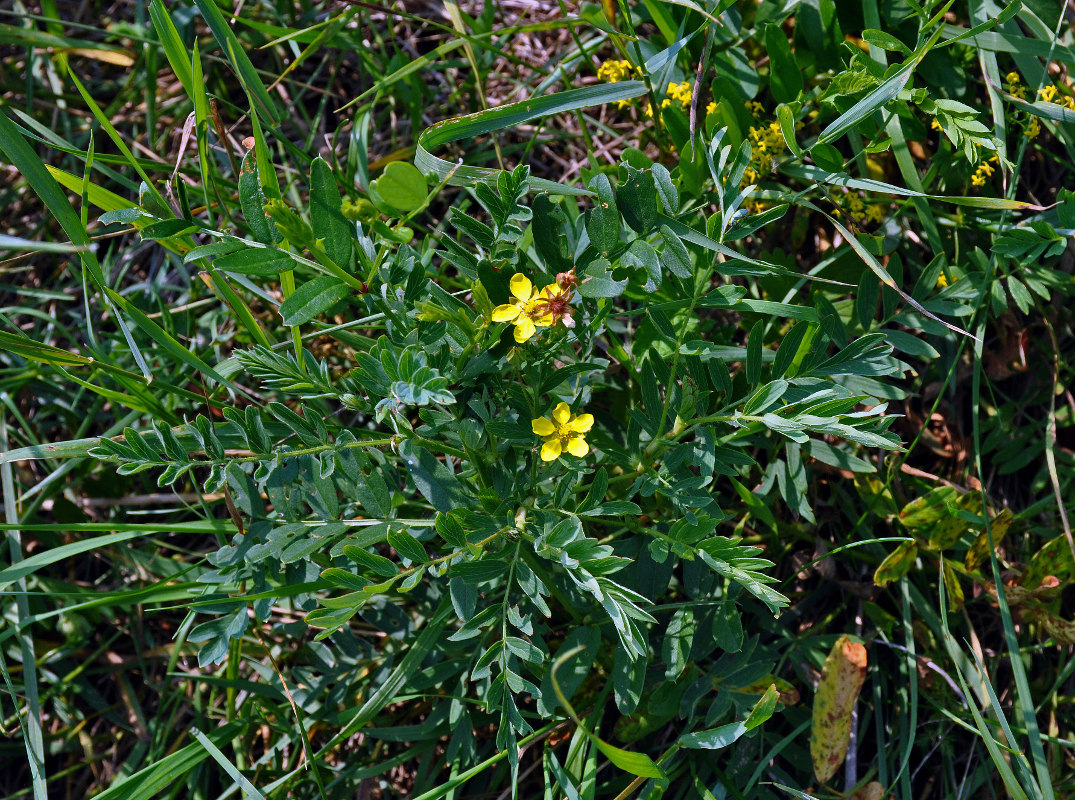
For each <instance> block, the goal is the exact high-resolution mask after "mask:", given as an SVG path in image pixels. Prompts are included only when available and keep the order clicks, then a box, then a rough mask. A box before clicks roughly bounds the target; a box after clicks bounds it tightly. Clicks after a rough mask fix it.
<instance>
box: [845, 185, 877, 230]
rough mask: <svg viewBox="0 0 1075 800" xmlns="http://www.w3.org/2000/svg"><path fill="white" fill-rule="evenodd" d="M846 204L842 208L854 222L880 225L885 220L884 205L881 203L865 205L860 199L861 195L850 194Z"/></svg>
mask: <svg viewBox="0 0 1075 800" xmlns="http://www.w3.org/2000/svg"><path fill="white" fill-rule="evenodd" d="M846 197H847V202H846V203H845V204H844V207H845V208H846V210H847V215H848V216H849V217H851V219H853V220H855V222H858V223H860V224H861V223H863V222H875V223H881V222H884V220H885V205H884V204H883V203H867V202H866V201H865V200H863V199H862V195H860V194H858V193H857V192H852V193H850V194H848V195H846Z"/></svg>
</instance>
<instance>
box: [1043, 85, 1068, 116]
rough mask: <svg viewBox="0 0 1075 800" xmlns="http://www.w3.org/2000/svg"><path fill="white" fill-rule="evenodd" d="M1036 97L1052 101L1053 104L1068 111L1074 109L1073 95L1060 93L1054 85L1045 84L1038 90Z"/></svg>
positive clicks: (1047, 101)
mask: <svg viewBox="0 0 1075 800" xmlns="http://www.w3.org/2000/svg"><path fill="white" fill-rule="evenodd" d="M1038 97H1040V98H1041V99H1042V100H1044V101H1045V102H1046V103H1052V104H1053V105H1057V106H1062V107H1063V108H1066V109H1068V110H1069V111H1075V97H1072V96H1071V95H1067V94H1061V93H1060V90H1059V89H1057V88H1056V87H1055V86H1045V87H1043V88H1041V89H1039V90H1038Z"/></svg>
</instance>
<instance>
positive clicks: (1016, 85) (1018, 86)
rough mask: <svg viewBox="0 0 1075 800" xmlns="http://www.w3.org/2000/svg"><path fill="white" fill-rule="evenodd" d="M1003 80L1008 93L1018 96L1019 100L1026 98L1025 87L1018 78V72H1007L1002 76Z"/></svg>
mask: <svg viewBox="0 0 1075 800" xmlns="http://www.w3.org/2000/svg"><path fill="white" fill-rule="evenodd" d="M1004 81H1005V83H1006V86H1005V88H1006V89H1007V90H1008V93H1009V94H1011V95H1014V96H1015V97H1018V98H1019V99H1020V100H1025V99H1026V87H1025V86H1023V84H1022V82H1021V81H1020V80H1019V73H1018V72H1009V73H1008V74H1007V75H1005V76H1004Z"/></svg>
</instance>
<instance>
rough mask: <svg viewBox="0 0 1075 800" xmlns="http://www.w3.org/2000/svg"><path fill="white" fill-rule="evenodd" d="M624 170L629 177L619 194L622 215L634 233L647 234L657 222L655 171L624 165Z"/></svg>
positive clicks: (623, 183)
mask: <svg viewBox="0 0 1075 800" xmlns="http://www.w3.org/2000/svg"><path fill="white" fill-rule="evenodd" d="M623 169H624V170H625V171H626V173H627V177H626V179H625V180H624V181H623V182H622V183H620V186H619V189H618V192H617V199H618V200H619V208H620V213H621V214H622V215H623V221H624V222H626V223H627V224H628V225H629V226H630V227H631V228H632V229H633V230H634V231H636V232H637V233H647V232H649V231H650V230H652V229H653V226H654V225H655V224H656V222H657V184H656V183H655V181H654V179H653V170H652V169H635V168H634V167H632V166H631V165H630V164H626V165H624V167H623ZM636 241H640V240H636Z"/></svg>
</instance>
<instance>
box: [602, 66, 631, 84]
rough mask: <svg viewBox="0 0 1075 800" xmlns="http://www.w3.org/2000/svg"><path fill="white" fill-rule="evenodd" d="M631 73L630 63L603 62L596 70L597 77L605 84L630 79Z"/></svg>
mask: <svg viewBox="0 0 1075 800" xmlns="http://www.w3.org/2000/svg"><path fill="white" fill-rule="evenodd" d="M632 72H634V67H632V66H631V62H630V61H604V62H602V64H601V66H599V67H598V68H597V77H598V79H599V80H602V81H605V83H619V82H620V81H625V80H628V79H630V77H631V73H632Z"/></svg>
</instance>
